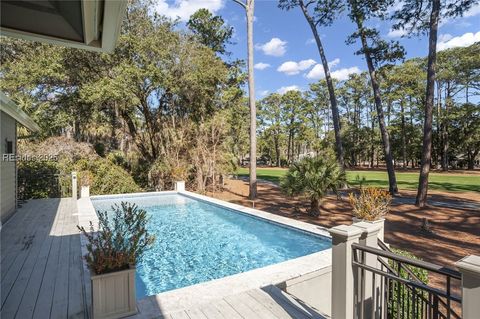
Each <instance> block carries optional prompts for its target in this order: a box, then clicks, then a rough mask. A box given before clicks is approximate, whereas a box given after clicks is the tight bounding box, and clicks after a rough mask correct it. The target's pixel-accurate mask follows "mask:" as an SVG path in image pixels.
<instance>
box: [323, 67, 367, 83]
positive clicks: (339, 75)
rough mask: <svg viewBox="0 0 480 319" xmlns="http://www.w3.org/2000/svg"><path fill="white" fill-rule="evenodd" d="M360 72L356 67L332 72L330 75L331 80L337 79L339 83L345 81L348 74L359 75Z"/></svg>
mask: <svg viewBox="0 0 480 319" xmlns="http://www.w3.org/2000/svg"><path fill="white" fill-rule="evenodd" d="M361 72H362V71H360V69H359V68H358V67H356V66H352V67H351V68H344V69H340V70H337V71H333V72H332V73H331V74H332V78H334V79H337V80H339V81H345V80H346V79H348V76H349V75H350V74H359V73H361Z"/></svg>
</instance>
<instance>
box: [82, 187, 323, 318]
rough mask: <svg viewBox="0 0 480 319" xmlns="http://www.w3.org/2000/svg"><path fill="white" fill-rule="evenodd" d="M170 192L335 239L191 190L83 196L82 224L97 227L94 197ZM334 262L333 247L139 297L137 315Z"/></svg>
mask: <svg viewBox="0 0 480 319" xmlns="http://www.w3.org/2000/svg"><path fill="white" fill-rule="evenodd" d="M170 194H171V195H174V194H179V195H183V196H186V197H190V198H194V199H197V200H201V201H205V202H207V203H211V204H214V205H219V206H222V207H225V208H229V209H230V210H234V211H239V212H240V213H244V214H248V215H252V216H254V217H257V218H260V219H263V220H266V221H268V222H272V223H275V224H280V225H282V226H285V227H288V228H294V229H297V230H300V231H304V232H307V233H311V234H314V235H318V236H322V237H327V238H331V236H330V234H329V233H328V230H327V229H326V228H324V227H321V226H318V225H313V224H308V223H305V222H302V221H298V220H294V219H291V218H288V217H283V216H279V215H275V214H272V213H268V212H265V211H261V210H258V209H254V208H249V207H245V206H241V205H238V204H234V203H229V202H226V201H222V200H219V199H215V198H212V197H208V196H204V195H200V194H196V193H193V192H188V191H161V192H143V193H129V194H116V195H98V196H92V197H90V198H80V199H79V200H78V201H77V206H78V220H79V225H80V226H84V227H85V228H87V227H89V222H90V221H92V222H93V224H94V229H96V227H97V225H98V217H97V214H96V212H95V209H94V206H93V203H92V201H91V199H95V198H99V199H100V198H118V197H124V196H142V195H143V196H145V195H148V196H155V195H170ZM233 213H235V212H233ZM86 244H87V240H86V238H85V237H84V236H81V246H82V254H83V255H85V254H86V253H87V251H86ZM83 264H84V271H86V273H87V274H88V273H89V270H88V266H87V265H86V263H85V262H84V263H83ZM331 265H332V249H331V248H329V249H325V250H322V251H320V252H317V253H313V254H310V255H306V256H302V257H298V258H294V259H290V260H287V261H284V262H281V263H277V264H273V265H270V266H266V267H262V268H256V269H253V270H249V271H246V272H243V273H238V274H234V275H230V276H227V277H223V278H218V279H214V280H211V281H207V282H203V283H199V284H195V285H192V286H188V287H183V288H179V289H174V290H170V291H166V292H163V293H160V294H157V295H154V296H149V297H145V298H142V299H138V300H137V306H138V308H139V315H137V316H139V317H142V318H143V317H149V315H152V316H153V315H157V316H158V313H159V311H160V312H161V313H162V314H168V313H172V312H176V311H179V310H183V309H188V308H191V307H194V306H198V305H201V304H205V303H208V302H209V301H212V300H216V299H220V298H223V297H225V296H229V295H233V294H237V293H241V292H244V291H247V290H250V289H255V288H261V287H265V286H268V285H280V284H282V283H285V282H286V281H289V280H292V279H295V278H299V277H301V276H305V275H307V274H311V273H315V272H319V271H320V272H328V271H329V270H330V269H331ZM84 278H85V284H86V285H88V286H89V285H90V283H89V276H84ZM87 281H88V282H87ZM87 291H88V290H87Z"/></svg>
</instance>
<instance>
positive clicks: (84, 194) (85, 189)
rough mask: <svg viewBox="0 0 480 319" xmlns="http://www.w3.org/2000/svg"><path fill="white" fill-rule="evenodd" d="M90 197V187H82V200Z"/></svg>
mask: <svg viewBox="0 0 480 319" xmlns="http://www.w3.org/2000/svg"><path fill="white" fill-rule="evenodd" d="M87 197H90V186H82V188H80V198H87Z"/></svg>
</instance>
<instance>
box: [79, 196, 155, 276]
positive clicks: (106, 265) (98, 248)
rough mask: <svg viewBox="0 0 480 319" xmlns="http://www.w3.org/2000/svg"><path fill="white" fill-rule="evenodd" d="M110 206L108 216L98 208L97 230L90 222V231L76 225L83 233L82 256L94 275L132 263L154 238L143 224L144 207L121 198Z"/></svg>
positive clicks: (144, 219)
mask: <svg viewBox="0 0 480 319" xmlns="http://www.w3.org/2000/svg"><path fill="white" fill-rule="evenodd" d="M112 209H113V213H111V214H112V216H111V217H109V214H110V213H108V212H100V211H99V212H98V231H97V232H95V228H94V226H93V223H92V222H90V232H88V231H87V230H86V229H85V228H84V227H83V226H82V227H80V226H77V227H78V229H79V230H80V231H81V232H82V233H83V234H84V235H85V236H86V237H87V240H88V244H87V251H88V254H87V255H86V256H85V259H86V261H87V263H88V266H89V267H90V269H91V270H92V271H93V272H94V273H95V274H97V275H100V274H105V273H109V272H114V271H119V270H124V269H127V268H128V267H129V266H130V265H135V264H136V263H137V261H138V260H139V259H140V258H141V256H142V254H143V253H144V252H145V251H146V250H147V249H149V248H150V247H151V245H152V244H153V243H154V241H155V236H153V235H150V234H149V232H148V230H147V228H146V225H147V222H148V218H147V212H146V211H145V210H143V209H138V207H137V206H136V205H135V204H129V203H125V202H122V203H121V206H118V205H115V206H112ZM110 218H111V219H110Z"/></svg>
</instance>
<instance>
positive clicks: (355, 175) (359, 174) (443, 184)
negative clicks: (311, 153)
mask: <svg viewBox="0 0 480 319" xmlns="http://www.w3.org/2000/svg"><path fill="white" fill-rule="evenodd" d="M286 171H287V170H286V169H282V168H257V177H258V178H259V179H264V180H268V181H271V182H274V183H277V184H278V183H280V178H281V177H282V176H283V175H285V172H286ZM237 174H238V175H239V176H248V168H243V167H242V168H240V169H238V171H237ZM396 176H397V185H398V188H399V189H417V187H418V173H412V172H408V173H404V172H397V173H396ZM362 178H365V183H364V185H369V186H376V187H384V188H388V176H387V172H386V171H363V170H362V171H347V179H348V182H349V184H351V185H358V183H359V182H358V181H359V180H361V179H362ZM429 188H430V189H434V190H440V191H448V192H465V191H475V192H480V175H473V174H472V175H468V174H458V175H454V174H443V173H430V178H429Z"/></svg>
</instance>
